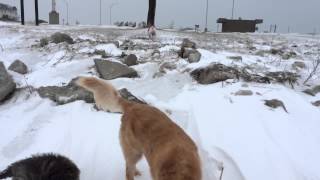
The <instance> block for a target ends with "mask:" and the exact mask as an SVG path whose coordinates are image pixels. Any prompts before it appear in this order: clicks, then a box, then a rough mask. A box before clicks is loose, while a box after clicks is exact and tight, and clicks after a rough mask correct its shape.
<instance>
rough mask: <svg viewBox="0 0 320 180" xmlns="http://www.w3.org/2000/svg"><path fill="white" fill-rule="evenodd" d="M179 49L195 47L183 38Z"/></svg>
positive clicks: (191, 42)
mask: <svg viewBox="0 0 320 180" xmlns="http://www.w3.org/2000/svg"><path fill="white" fill-rule="evenodd" d="M181 48H193V49H196V48H197V45H196V43H195V42H193V41H190V40H189V39H187V38H185V39H183V40H182V44H181Z"/></svg>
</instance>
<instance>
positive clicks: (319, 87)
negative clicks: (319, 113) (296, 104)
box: [312, 85, 320, 94]
mask: <svg viewBox="0 0 320 180" xmlns="http://www.w3.org/2000/svg"><path fill="white" fill-rule="evenodd" d="M312 91H313V93H314V94H318V93H319V92H320V85H318V86H314V87H313V88H312Z"/></svg>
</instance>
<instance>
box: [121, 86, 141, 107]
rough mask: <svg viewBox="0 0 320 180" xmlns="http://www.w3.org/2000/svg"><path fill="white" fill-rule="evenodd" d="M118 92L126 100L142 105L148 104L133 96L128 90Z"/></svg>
mask: <svg viewBox="0 0 320 180" xmlns="http://www.w3.org/2000/svg"><path fill="white" fill-rule="evenodd" d="M118 92H119V94H120V95H121V97H123V98H124V99H126V100H129V101H133V102H136V103H140V104H147V103H146V102H144V101H142V100H140V99H138V98H137V97H135V96H134V95H133V94H131V93H130V92H129V91H128V90H127V89H126V88H123V89H120V90H118Z"/></svg>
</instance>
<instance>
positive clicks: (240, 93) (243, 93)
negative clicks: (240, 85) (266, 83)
mask: <svg viewBox="0 0 320 180" xmlns="http://www.w3.org/2000/svg"><path fill="white" fill-rule="evenodd" d="M235 95H236V96H252V95H253V92H252V91H251V90H239V91H237V92H236V93H235Z"/></svg>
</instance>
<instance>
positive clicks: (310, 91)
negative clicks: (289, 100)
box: [302, 89, 315, 96]
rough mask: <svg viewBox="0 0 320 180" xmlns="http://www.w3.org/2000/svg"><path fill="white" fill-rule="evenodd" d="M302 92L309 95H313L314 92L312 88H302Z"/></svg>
mask: <svg viewBox="0 0 320 180" xmlns="http://www.w3.org/2000/svg"><path fill="white" fill-rule="evenodd" d="M302 92H304V93H306V94H308V95H310V96H315V94H314V92H313V91H312V89H306V90H304V91H302Z"/></svg>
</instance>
